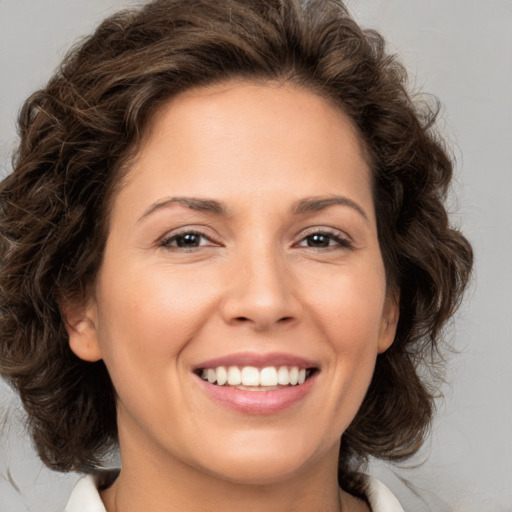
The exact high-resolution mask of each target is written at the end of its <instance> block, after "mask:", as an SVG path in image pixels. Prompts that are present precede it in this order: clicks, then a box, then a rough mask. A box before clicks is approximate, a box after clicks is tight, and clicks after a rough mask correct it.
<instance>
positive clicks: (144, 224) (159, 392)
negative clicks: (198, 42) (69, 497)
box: [68, 82, 398, 512]
mask: <svg viewBox="0 0 512 512" xmlns="http://www.w3.org/2000/svg"><path fill="white" fill-rule="evenodd" d="M334 196H337V197H342V198H344V199H343V200H341V204H330V205H329V206H327V203H329V201H324V203H322V204H323V207H318V209H316V210H315V211H306V212H302V213H297V211H296V210H297V204H299V203H300V202H301V201H304V200H306V199H311V198H312V197H314V198H324V199H325V198H327V199H332V198H333V197H334ZM171 197H174V198H176V197H179V198H183V197H187V198H190V197H193V198H201V199H208V200H214V201H217V202H219V203H221V204H222V205H223V207H224V208H225V210H226V212H225V214H219V213H218V212H214V211H205V210H197V209H195V208H191V207H190V202H189V203H188V206H187V205H186V204H183V202H172V203H170V204H165V205H162V203H166V201H168V200H169V198H171ZM318 204H319V203H317V206H318ZM190 231H192V232H199V233H201V234H202V235H200V236H197V235H196V238H195V240H196V241H198V243H199V245H196V246H192V247H190V248H181V247H178V245H177V244H178V241H180V240H181V241H183V238H176V236H177V235H181V236H183V234H184V233H187V232H190ZM314 234H320V237H321V239H322V240H323V241H324V242H326V246H318V244H317V245H315V243H313V242H314V239H313V238H312V237H313V235H314ZM173 237H174V238H173ZM320 245H322V244H320ZM397 319H398V307H397V299H396V297H394V296H393V295H392V294H390V293H388V289H387V286H386V277H385V269H384V265H383V262H382V257H381V253H380V248H379V244H378V239H377V227H376V219H375V212H374V205H373V199H372V193H371V185H370V170H369V167H368V164H367V162H366V161H365V159H364V157H363V156H362V151H361V146H360V143H359V140H358V136H357V134H356V131H355V129H354V127H353V126H352V124H351V122H350V120H349V119H348V118H347V117H346V116H345V115H344V114H343V113H342V112H341V111H340V110H339V109H338V108H336V107H334V106H333V105H332V104H331V103H329V102H328V101H326V100H325V99H323V98H321V97H319V96H317V95H316V94H314V93H312V92H310V91H307V90H304V89H301V88H297V87H295V86H292V85H289V84H284V85H283V84H281V85H277V84H270V83H248V82H228V83H224V84H220V85H215V86H210V87H205V88H198V89H194V90H190V91H187V92H185V93H182V94H181V95H179V96H177V97H175V98H174V99H172V100H170V101H169V102H168V103H167V104H166V105H165V106H164V107H163V108H162V109H161V110H160V111H159V112H158V113H157V115H156V117H155V119H154V120H153V123H152V126H151V129H150V131H149V132H148V136H147V139H146V142H145V144H144V145H143V147H142V149H141V150H140V151H139V153H138V154H137V155H136V158H135V159H134V162H133V164H132V168H131V169H130V171H129V173H128V174H127V177H126V179H125V182H124V184H123V187H121V190H120V191H119V193H118V195H117V197H116V198H115V200H114V203H113V209H112V217H111V225H110V232H109V237H108V240H107V246H106V250H105V255H104V260H103V263H102V267H101V269H100V272H99V275H98V278H97V282H96V285H95V289H94V293H93V294H92V296H91V297H90V298H89V300H88V302H87V304H86V306H85V307H84V308H83V309H82V310H80V312H79V313H78V314H75V315H74V316H73V318H68V322H69V334H70V345H71V348H72V350H73V351H74V352H75V353H76V354H77V355H78V356H79V357H81V358H82V359H84V360H87V361H96V360H98V359H103V360H104V361H105V363H106V365H107V368H108V370H109V372H110V375H111V377H112V380H113V383H114V386H115V389H116V391H117V394H118V399H117V407H118V426H119V437H120V448H121V455H122V461H123V466H122V471H121V474H120V476H119V478H118V479H117V481H116V482H115V484H114V485H113V486H112V487H111V488H110V489H108V490H107V491H105V492H104V493H103V495H102V497H103V500H104V502H105V504H106V506H107V509H108V510H109V511H110V512H135V511H145V510H158V511H159V512H165V511H171V510H172V511H199V510H201V511H214V510H215V511H218V510H223V511H226V512H230V511H235V510H236V511H239V510H245V511H249V512H251V511H263V510H264V511H266V512H272V511H276V512H277V511H279V512H283V511H295V512H300V511H312V510H318V511H320V510H321V511H323V512H332V511H339V510H343V511H344V512H347V511H352V512H355V511H360V510H369V509H368V507H367V505H366V504H365V503H362V502H361V501H359V500H356V499H355V498H353V497H352V496H350V495H348V494H347V493H344V492H343V491H341V492H340V491H339V489H338V485H337V479H336V473H337V458H338V450H339V443H340V438H341V435H342V433H343V432H344V430H345V429H346V428H347V426H348V425H349V423H350V422H351V420H352V419H353V418H354V416H355V414H356V412H357V410H358V408H359V406H360V404H361V402H362V400H363V397H364V395H365V392H366V390H367V388H368V385H369V382H370V379H371V376H372V373H373V370H374V365H375V360H376V357H377V355H378V354H379V353H381V352H383V351H385V350H386V349H387V348H388V347H389V346H390V345H391V343H392V341H393V337H394V333H395V328H396V323H397ZM241 351H243V352H252V353H268V352H284V353H291V354H293V355H296V356H300V357H304V358H307V359H310V360H313V361H315V362H316V363H317V364H318V367H319V372H318V374H317V375H316V380H315V382H314V385H313V386H312V388H311V391H310V392H309V393H308V394H307V395H306V397H305V398H304V399H302V400H301V401H299V402H298V403H297V404H294V405H293V406H291V407H288V408H287V409H285V410H284V411H280V412H278V413H276V414H270V415H258V414H256V415H254V414H252V415H250V414H245V413H243V412H240V411H236V410H232V409H229V408H226V407H224V406H221V405H219V404H218V403H216V402H214V401H212V400H211V399H210V398H209V397H208V396H207V394H206V393H205V392H204V391H203V389H202V388H201V386H200V383H201V381H200V380H199V379H198V378H197V376H195V375H194V374H193V372H192V369H193V367H194V365H197V364H198V363H200V362H202V361H206V360H208V359H212V358H216V357H219V356H224V355H227V354H233V353H238V352H241ZM198 489H201V492H200V493H199V492H198Z"/></svg>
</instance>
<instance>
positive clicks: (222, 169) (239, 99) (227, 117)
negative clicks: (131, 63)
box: [127, 81, 371, 200]
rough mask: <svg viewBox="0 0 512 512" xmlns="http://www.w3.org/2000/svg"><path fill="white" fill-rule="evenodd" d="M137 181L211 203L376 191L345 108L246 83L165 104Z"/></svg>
mask: <svg viewBox="0 0 512 512" xmlns="http://www.w3.org/2000/svg"><path fill="white" fill-rule="evenodd" d="M135 181H137V182H139V183H138V185H139V187H138V189H139V192H140V193H142V188H144V189H145V190H149V189H151V194H152V195H158V193H164V190H165V191H166V192H168V193H169V194H170V195H177V194H178V195H179V194H181V193H183V194H184V195H190V194H194V195H196V196H205V197H210V196H211V194H212V193H214V194H216V195H219V196H223V195H227V194H228V193H229V192H234V193H235V195H239V194H243V193H248V194H250V195H251V196H255V195H258V194H260V195H264V194H267V193H273V192H275V190H276V187H277V188H279V187H281V189H282V190H283V192H284V191H288V192H291V193H292V194H293V193H294V194H295V195H296V196H297V197H295V198H294V199H298V198H300V197H298V196H300V195H301V194H302V195H312V193H314V192H317V193H318V194H319V195H328V194H329V193H331V190H330V189H331V188H336V187H337V186H338V187H341V188H348V189H349V191H350V189H354V190H355V189H358V188H359V189H364V190H365V192H368V191H369V189H370V188H371V187H370V182H371V179H370V170H369V166H368V164H367V162H366V159H365V157H364V152H363V149H362V143H361V140H360V137H359V136H358V133H357V129H356V128H355V127H354V125H353V123H352V121H351V119H350V118H349V117H348V116H347V115H346V114H345V113H344V112H343V111H342V109H341V108H340V107H339V106H337V105H335V104H334V102H333V101H330V100H328V99H325V98H324V97H322V96H320V95H318V94H316V93H314V92H312V91H310V90H308V89H305V88H301V87H298V86H295V85H293V84H289V83H285V84H277V83H271V82H246V81H231V82H226V83H221V84H215V85H211V86H208V87H201V88H195V89H190V90H188V91H186V92H184V93H181V94H179V95H177V96H176V97H174V98H172V99H170V100H169V101H168V102H167V103H165V104H164V105H163V106H162V107H161V108H160V109H159V110H158V111H157V112H156V114H155V115H154V118H153V119H152V122H151V125H150V127H149V129H148V131H147V134H146V137H145V140H144V142H143V144H142V146H141V149H140V150H139V152H138V154H137V155H136V157H135V158H134V160H133V164H132V167H131V169H130V170H129V172H128V175H127V184H128V185H129V183H130V182H135ZM142 182H144V187H142V186H141V185H142ZM341 192H344V190H341ZM365 199H368V197H366V198H365ZM148 200H149V198H148Z"/></svg>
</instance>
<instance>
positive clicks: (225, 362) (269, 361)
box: [193, 352, 319, 371]
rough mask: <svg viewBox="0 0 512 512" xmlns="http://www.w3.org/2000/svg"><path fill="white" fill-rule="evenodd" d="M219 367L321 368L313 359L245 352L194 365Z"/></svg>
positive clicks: (197, 367)
mask: <svg viewBox="0 0 512 512" xmlns="http://www.w3.org/2000/svg"><path fill="white" fill-rule="evenodd" d="M219 366H239V367H243V366H255V367H256V368H265V367H266V366H298V367H299V368H318V367H319V365H318V363H317V362H315V361H312V360H311V359H306V358H304V357H301V356H297V355H293V354H286V353H283V352H271V353H268V354H261V353H254V352H243V353H239V354H229V355H225V356H221V357H217V358H215V359H209V360H208V361H203V362H201V363H199V364H196V365H194V367H193V370H194V371H197V370H202V369H205V368H218V367H219Z"/></svg>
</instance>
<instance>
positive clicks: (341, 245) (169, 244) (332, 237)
mask: <svg viewBox="0 0 512 512" xmlns="http://www.w3.org/2000/svg"><path fill="white" fill-rule="evenodd" d="M190 235H193V236H197V237H199V238H201V239H202V240H206V241H208V242H209V243H210V244H211V245H219V244H218V243H217V242H215V241H214V240H212V239H211V238H210V237H208V236H206V235H205V234H204V233H202V232H201V231H198V230H194V229H189V230H186V231H182V232H180V233H176V234H173V235H171V236H168V237H165V238H163V239H162V240H161V241H160V243H159V247H163V248H165V249H168V250H182V251H190V252H192V251H194V250H197V249H199V248H201V247H205V246H206V247H208V246H211V245H209V244H204V245H201V243H200V245H196V246H192V247H186V246H180V245H179V242H178V240H180V239H183V238H185V237H186V236H190ZM315 236H320V237H326V238H327V239H328V245H326V246H320V247H314V246H304V245H301V244H302V243H303V242H306V243H307V241H308V239H311V238H313V237H315ZM331 241H334V242H335V244H331V243H330V242H331ZM174 242H176V245H173V243H174ZM294 245H295V246H298V247H303V248H311V249H317V250H336V249H353V244H352V242H351V241H350V240H348V238H345V237H342V236H340V235H339V233H338V232H334V231H329V230H326V229H323V230H314V231H311V232H309V233H308V234H306V235H304V236H303V237H302V238H301V240H300V241H299V242H298V243H297V244H294Z"/></svg>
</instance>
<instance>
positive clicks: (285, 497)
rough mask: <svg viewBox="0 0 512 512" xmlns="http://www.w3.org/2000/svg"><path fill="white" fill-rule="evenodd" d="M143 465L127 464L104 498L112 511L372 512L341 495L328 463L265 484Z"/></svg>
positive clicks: (175, 467)
mask: <svg viewBox="0 0 512 512" xmlns="http://www.w3.org/2000/svg"><path fill="white" fill-rule="evenodd" d="M146 455H147V454H146ZM145 461H146V463H145V464H139V463H137V464H136V465H134V464H132V463H131V461H130V460H129V459H128V460H123V468H122V470H121V473H120V475H119V477H118V478H117V480H116V481H115V482H114V484H113V485H112V486H111V487H110V488H108V489H106V490H105V491H103V493H102V499H103V501H104V503H105V506H106V509H107V510H108V511H109V512H142V511H146V510H158V512H192V511H198V510H200V511H201V512H217V511H218V510H222V511H223V512H235V511H236V512H239V511H240V510H244V512H261V511H262V510H264V511H265V512H292V511H293V512H310V511H312V510H322V511H323V512H369V508H368V507H367V505H366V504H365V503H363V502H361V501H360V500H357V499H356V498H354V497H352V496H351V495H349V494H347V493H345V492H343V491H340V489H339V488H338V484H337V478H333V475H336V470H335V468H333V467H332V464H329V465H327V464H326V463H325V461H320V463H318V464H312V465H311V466H310V467H308V469H307V471H304V472H302V473H299V474H296V475H293V476H291V477H290V478H288V479H285V480H282V481H278V482H272V483H265V484H261V483H260V484H248V483H241V482H233V481H229V480H225V479H222V478H219V477H218V476H216V475H211V474H208V473H205V472H201V471H198V470H197V469H195V468H192V467H190V466H187V465H185V464H182V463H179V462H178V463H177V462H175V461H173V462H174V463H172V464H169V463H167V464H165V466H166V467H165V468H164V467H162V465H161V463H160V462H159V461H156V460H153V459H152V458H151V457H147V456H146V457H145ZM134 462H135V461H134ZM333 470H334V471H333ZM198 490H200V491H198Z"/></svg>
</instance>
